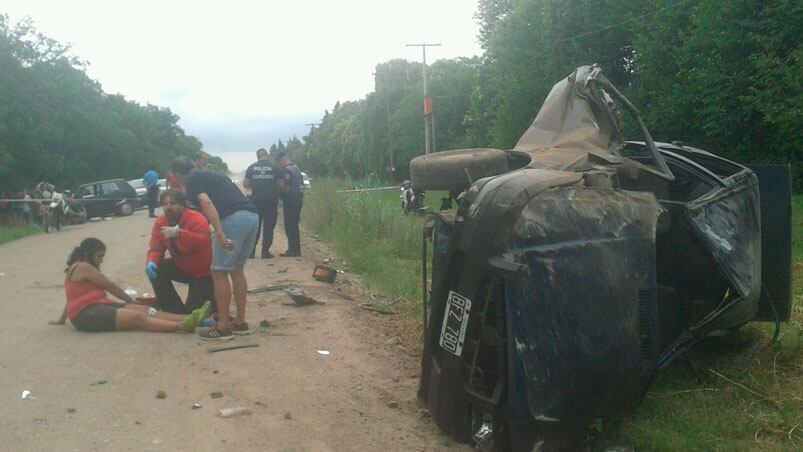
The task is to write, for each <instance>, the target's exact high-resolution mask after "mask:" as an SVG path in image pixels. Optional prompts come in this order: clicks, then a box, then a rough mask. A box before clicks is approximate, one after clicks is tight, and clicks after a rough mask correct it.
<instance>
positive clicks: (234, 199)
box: [170, 157, 259, 341]
mask: <svg viewBox="0 0 803 452" xmlns="http://www.w3.org/2000/svg"><path fill="white" fill-rule="evenodd" d="M170 169H171V170H172V171H173V174H175V176H176V181H177V182H178V184H180V185H183V186H184V187H185V188H186V190H187V204H188V205H189V206H190V207H192V208H194V209H196V210H200V211H201V212H203V214H204V215H205V216H206V219H207V220H209V223H210V224H211V225H212V228H214V230H215V232H214V234H213V235H212V265H211V267H210V269H211V270H212V284H213V285H214V292H215V302H216V303H217V308H218V313H219V315H220V318H219V320H218V323H217V325H216V326H215V327H214V328H210V329H209V330H208V331H201V333H200V336H201V339H203V340H209V341H222V340H228V339H232V338H233V337H234V336H233V335H232V334H249V333H250V330H249V328H248V323H246V321H245V297H246V293H247V291H248V281H247V280H246V279H245V272H244V271H243V270H244V267H245V262H246V261H247V260H248V256H249V255H250V254H251V250H252V249H253V248H254V242H255V241H256V238H257V224H258V222H259V218H258V217H257V213H256V212H257V209H256V207H254V205H253V204H252V203H251V201H249V200H248V198H246V197H245V195H244V194H243V193H242V192H241V191H240V189H239V188H237V186H236V185H234V183H233V182H232V181H231V180H230V179H229V178H228V177H226V176H224V175H222V174H219V173H215V172H212V171H201V170H197V169H196V168H195V165H194V164H193V162H192V160H190V159H188V158H187V157H179V158H177V159H176V160H174V161H173V163H172V165H171V166H170ZM232 294H233V295H234V303H235V306H236V307H237V311H236V314H235V317H234V321H233V322H230V321H229V307H230V305H231V298H232Z"/></svg>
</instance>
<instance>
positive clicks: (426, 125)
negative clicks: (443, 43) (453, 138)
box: [405, 42, 440, 154]
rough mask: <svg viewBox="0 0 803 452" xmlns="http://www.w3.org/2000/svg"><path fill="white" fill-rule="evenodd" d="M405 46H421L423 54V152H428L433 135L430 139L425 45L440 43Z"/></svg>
mask: <svg viewBox="0 0 803 452" xmlns="http://www.w3.org/2000/svg"><path fill="white" fill-rule="evenodd" d="M405 46H407V47H421V50H422V51H423V54H424V152H425V153H426V154H429V153H430V149H431V147H430V146H431V143H432V141H434V137H433V139H432V140H430V129H431V128H432V99H430V98H429V91H427V47H438V46H440V43H438V44H431V43H426V42H425V43H421V44H405ZM433 135H434V130H433Z"/></svg>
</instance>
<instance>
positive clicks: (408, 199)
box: [399, 180, 416, 215]
mask: <svg viewBox="0 0 803 452" xmlns="http://www.w3.org/2000/svg"><path fill="white" fill-rule="evenodd" d="M399 199H401V207H402V212H404V214H405V215H409V214H410V213H411V212H413V211H415V208H416V196H415V191H413V185H412V183H411V182H410V181H409V180H406V181H404V182H402V186H401V195H400V196H399Z"/></svg>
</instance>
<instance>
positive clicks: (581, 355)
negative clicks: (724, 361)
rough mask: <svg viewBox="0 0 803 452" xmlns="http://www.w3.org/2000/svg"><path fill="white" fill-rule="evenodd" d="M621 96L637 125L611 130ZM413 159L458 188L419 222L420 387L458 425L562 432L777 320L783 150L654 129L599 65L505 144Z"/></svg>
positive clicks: (783, 296) (562, 438)
mask: <svg viewBox="0 0 803 452" xmlns="http://www.w3.org/2000/svg"><path fill="white" fill-rule="evenodd" d="M618 108H621V109H622V110H623V111H627V112H628V113H629V114H630V116H629V118H630V119H631V120H633V121H634V124H635V125H636V126H637V129H638V130H639V131H640V132H641V135H642V141H624V140H623V139H622V137H621V117H620V116H619V113H618V111H619V110H618ZM491 151H493V152H491ZM463 154H464V156H463V157H462V160H461V157H460V156H461V155H463ZM494 159H502V160H500V161H498V162H497V161H495V160H494ZM480 160H482V161H481V162H479V161H480ZM505 160H507V167H506V169H504V170H501V171H500V170H498V168H499V166H498V164H501V166H502V167H505ZM478 162H479V163H478ZM491 169H493V170H492V172H491V173H489V171H491ZM411 173H412V174H411V176H412V179H413V186H414V188H417V189H447V188H448V189H450V190H451V192H452V193H453V194H454V193H456V192H457V191H458V190H457V187H459V186H460V182H461V181H462V187H463V188H465V190H464V191H462V193H461V194H460V195H459V196H457V199H458V200H459V208H458V210H457V212H456V213H454V212H451V211H442V212H440V213H438V214H437V215H436V216H435V218H434V221H432V222H431V224H430V225H429V227H428V228H427V229H426V230H425V231H426V235H427V236H428V237H429V238H430V240H431V241H432V243H433V253H432V254H433V257H432V286H431V300H430V304H429V307H430V309H431V315H430V316H429V318H428V319H426V316H425V322H426V324H425V328H426V332H425V344H424V354H423V358H422V375H421V386H420V390H419V396H420V397H421V399H422V400H423V402H424V403H425V404H426V406H427V407H428V408H429V411H430V413H431V415H432V418H433V419H434V420H435V422H437V424H438V425H439V426H440V427H441V428H442V429H443V430H445V431H446V432H448V433H450V434H451V435H452V436H454V437H455V438H456V439H458V440H461V441H470V440H473V442H475V443H476V444H477V445H479V446H480V447H482V448H484V449H492V448H501V449H512V450H522V451H530V450H536V449H538V450H548V449H554V450H566V449H573V448H575V447H577V446H576V444H572V440H576V439H577V438H584V437H585V436H586V435H585V434H584V429H585V428H586V427H587V425H588V423H589V421H590V420H591V419H593V418H600V417H608V416H613V415H617V414H620V413H622V412H625V411H627V410H630V409H633V408H634V407H635V406H637V405H638V404H639V403H640V402H641V400H642V399H643V397H644V395H645V393H646V391H647V389H648V388H649V385H650V383H651V382H652V380H653V379H654V377H655V375H656V374H657V372H659V371H660V370H661V369H664V368H666V367H667V366H668V365H669V363H671V362H672V361H673V360H674V359H676V358H677V357H678V356H680V355H681V354H682V353H683V352H684V351H686V350H688V349H689V347H691V346H692V345H693V344H695V343H696V342H697V341H699V340H700V339H702V338H704V337H706V336H707V335H710V334H712V333H715V332H721V331H727V330H731V329H734V328H738V327H739V326H741V325H743V324H745V323H747V322H750V321H754V320H760V321H775V322H780V321H785V320H788V319H789V316H790V309H791V302H790V300H791V202H790V185H789V169H788V167H784V166H766V165H756V166H751V167H750V168H748V167H746V166H743V165H740V164H737V163H734V162H730V161H728V160H725V159H722V158H720V157H717V156H716V155H714V154H711V153H709V152H705V151H702V150H699V149H695V148H691V147H688V146H685V145H682V144H679V143H676V144H668V143H655V142H654V141H653V140H652V138H651V136H650V134H649V132H648V130H647V128H646V127H645V125H644V123H643V122H642V120H641V118H640V117H639V114H638V112H637V111H636V109H635V107H634V106H633V105H632V104H630V103H629V102H628V101H627V99H626V98H625V97H624V96H623V95H622V94H621V93H619V91H618V90H617V89H616V88H615V87H614V86H613V85H611V84H610V82H608V80H607V79H605V77H604V76H603V75H602V73H601V71H600V70H599V68H598V67H596V66H583V67H580V68H578V69H577V70H576V71H575V72H574V73H573V74H572V75H571V76H569V77H568V78H566V79H564V80H563V81H561V82H559V83H558V84H556V85H555V86H554V88H553V89H552V92H551V93H550V94H549V96H548V97H547V99H546V100H545V101H544V104H543V106H542V107H541V110H540V111H539V113H538V115H537V116H536V118H535V120H534V121H533V123H532V125H531V126H530V127H529V129H528V130H527V131H526V132H525V133H524V135H523V136H522V137H521V139H520V140H519V142H518V144H517V145H516V147H515V148H514V149H513V150H512V151H507V152H504V151H498V150H487V149H477V150H468V151H463V152H462V154H461V152H457V151H455V152H452V153H444V154H443V155H442V156H439V155H438V153H435V154H430V155H429V156H421V157H417V158H416V159H414V161H413V162H411ZM494 174H495V175H494ZM438 175H440V176H443V177H437V176H438ZM487 176H490V177H487ZM444 177H446V178H451V179H452V181H451V182H450V183H448V184H445V183H443V182H442V180H443V178H444ZM472 177H473V180H472ZM461 178H462V179H461ZM477 179H479V180H477ZM417 181H418V182H421V181H423V183H418V184H417ZM425 255H426V254H425ZM425 268H426V267H425ZM424 281H426V275H425V277H424ZM427 289H428V288H425V290H424V293H425V296H426V293H428V290H427ZM425 302H426V299H425ZM426 312H427V311H426V310H425V313H426Z"/></svg>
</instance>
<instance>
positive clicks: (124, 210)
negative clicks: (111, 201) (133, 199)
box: [120, 201, 134, 217]
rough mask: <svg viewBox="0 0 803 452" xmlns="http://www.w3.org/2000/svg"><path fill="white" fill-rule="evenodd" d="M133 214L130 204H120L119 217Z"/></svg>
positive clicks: (132, 206)
mask: <svg viewBox="0 0 803 452" xmlns="http://www.w3.org/2000/svg"><path fill="white" fill-rule="evenodd" d="M133 213H134V205H133V204H131V203H130V202H128V201H126V202H124V203H122V204H120V215H122V216H126V217H127V216H128V215H131V214H133Z"/></svg>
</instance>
